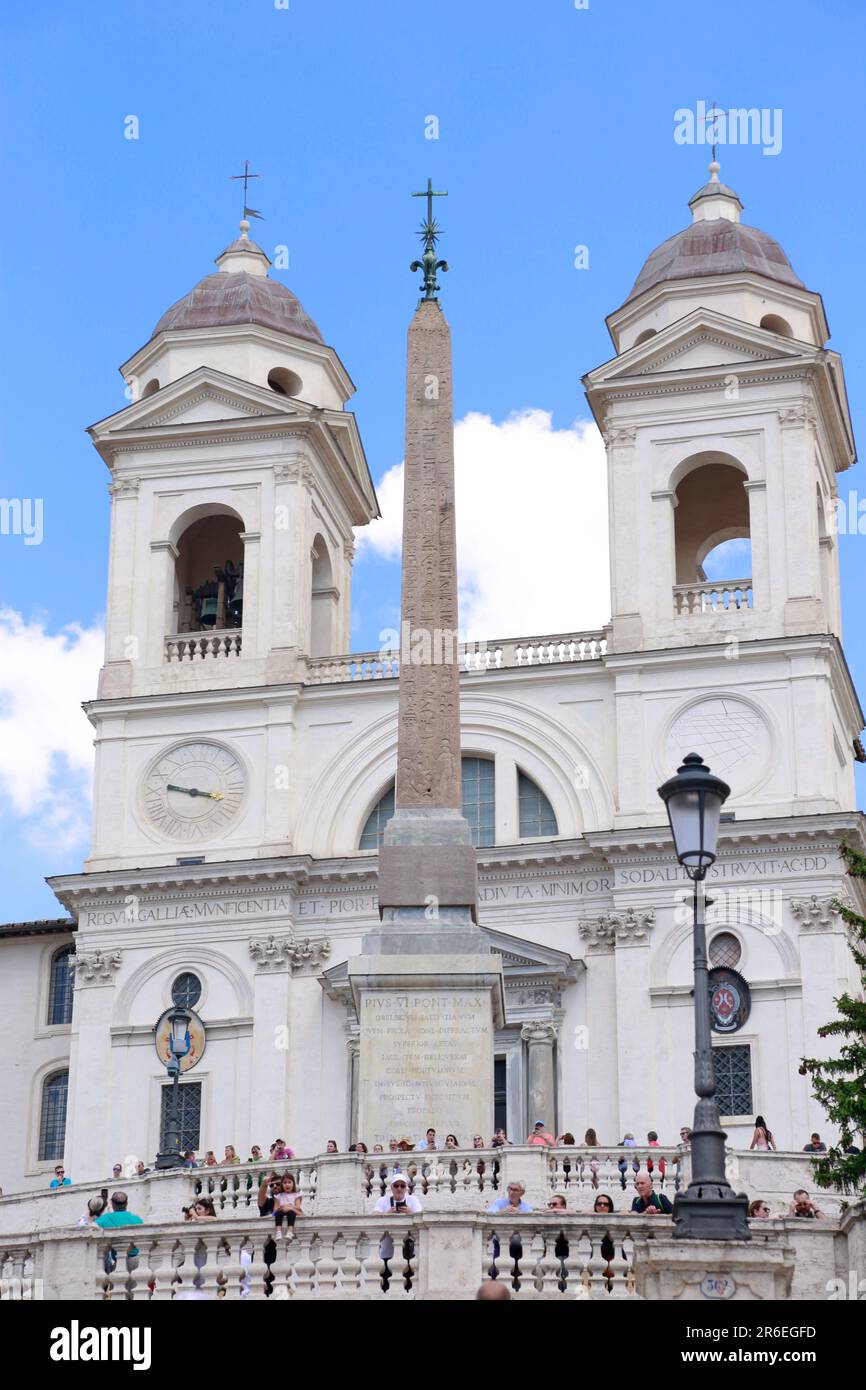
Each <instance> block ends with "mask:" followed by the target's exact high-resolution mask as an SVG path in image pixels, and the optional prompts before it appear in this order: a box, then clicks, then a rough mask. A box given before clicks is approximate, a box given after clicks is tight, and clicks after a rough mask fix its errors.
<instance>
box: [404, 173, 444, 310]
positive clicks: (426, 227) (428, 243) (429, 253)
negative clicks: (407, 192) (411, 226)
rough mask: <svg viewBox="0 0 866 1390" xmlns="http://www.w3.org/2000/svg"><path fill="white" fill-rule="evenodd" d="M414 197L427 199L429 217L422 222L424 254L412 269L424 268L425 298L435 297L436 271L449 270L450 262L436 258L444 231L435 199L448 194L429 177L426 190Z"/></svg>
mask: <svg viewBox="0 0 866 1390" xmlns="http://www.w3.org/2000/svg"><path fill="white" fill-rule="evenodd" d="M412 197H413V198H426V199H427V217H426V220H425V221H424V222H422V223H421V231H420V233H419V235H420V237H421V240H422V242H423V243H424V255H423V257H422V259H421V260H420V261H413V262H412V264H411V266H410V270H412V271H416V270H423V272H424V286H423V288H424V298H425V299H435V298H436V291H437V290H438V288H439V286H438V285H437V283H436V272H437V270H447V269H448V262H447V261H437V259H436V242H437V241H438V240H439V237H440V236H441V234H442V232H441V228H440V227H439V225H438V223H437V222H436V220H435V219H434V217H433V199H434V198H447V197H448V194H447V193H437V192H436V191H435V190H434V188H433V180H432V179H428V180H427V187H426V188H425V190H424V192H423V193H413V194H412Z"/></svg>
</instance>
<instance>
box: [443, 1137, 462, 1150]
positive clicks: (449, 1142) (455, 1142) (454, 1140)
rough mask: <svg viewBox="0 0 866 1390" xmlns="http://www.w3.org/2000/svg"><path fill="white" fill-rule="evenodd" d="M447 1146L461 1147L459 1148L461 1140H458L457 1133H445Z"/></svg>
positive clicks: (447, 1147) (450, 1147)
mask: <svg viewBox="0 0 866 1390" xmlns="http://www.w3.org/2000/svg"><path fill="white" fill-rule="evenodd" d="M445 1147H446V1149H459V1148H460V1142H459V1140H458V1138H457V1135H456V1134H446V1135H445Z"/></svg>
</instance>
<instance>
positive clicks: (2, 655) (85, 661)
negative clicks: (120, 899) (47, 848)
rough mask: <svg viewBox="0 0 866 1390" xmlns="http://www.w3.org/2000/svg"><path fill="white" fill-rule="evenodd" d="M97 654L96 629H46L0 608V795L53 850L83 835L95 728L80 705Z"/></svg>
mask: <svg viewBox="0 0 866 1390" xmlns="http://www.w3.org/2000/svg"><path fill="white" fill-rule="evenodd" d="M102 651H103V633H102V630H101V629H100V628H98V627H91V628H82V627H79V626H78V625H77V624H70V626H68V627H66V628H63V629H62V630H61V631H60V632H57V633H54V634H49V633H48V632H47V631H46V629H45V625H44V622H42V621H40V620H39V619H32V620H30V621H26V620H25V619H24V618H23V617H22V615H21V614H20V613H16V612H14V611H13V610H12V609H8V608H6V609H0V741H2V743H0V746H2V750H3V754H2V758H0V794H2V796H3V799H4V801H5V802H6V803H7V805H8V806H9V807H11V809H12V810H13V811H15V812H16V813H17V815H18V816H19V817H21V818H25V819H26V820H27V821H28V822H29V826H28V829H29V830H30V831H32V832H33V834H34V835H35V836H36V837H37V838H38V839H39V840H41V841H47V840H50V841H51V843H52V844H54V845H56V846H58V847H68V846H69V845H71V844H75V843H79V842H81V841H83V840H86V838H87V833H88V829H89V798H90V785H91V779H92V775H93V742H92V741H93V730H92V729H91V727H90V724H89V723H88V720H87V717H86V715H85V714H84V712H83V711H82V709H81V707H80V706H81V702H82V700H86V699H92V698H93V696H94V695H95V694H96V682H97V677H98V674H99V667H100V665H101V663H102Z"/></svg>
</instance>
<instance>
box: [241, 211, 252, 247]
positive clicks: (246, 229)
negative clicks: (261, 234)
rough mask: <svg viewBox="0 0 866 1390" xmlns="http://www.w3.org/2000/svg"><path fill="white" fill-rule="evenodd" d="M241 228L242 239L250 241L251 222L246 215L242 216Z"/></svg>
mask: <svg viewBox="0 0 866 1390" xmlns="http://www.w3.org/2000/svg"><path fill="white" fill-rule="evenodd" d="M240 230H241V241H249V239H250V224H249V222H248V221H247V219H246V218H245V217H242V218H241V220H240Z"/></svg>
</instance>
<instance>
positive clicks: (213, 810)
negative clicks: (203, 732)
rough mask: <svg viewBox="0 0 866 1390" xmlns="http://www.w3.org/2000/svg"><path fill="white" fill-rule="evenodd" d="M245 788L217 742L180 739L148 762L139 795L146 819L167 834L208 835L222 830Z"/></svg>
mask: <svg viewBox="0 0 866 1390" xmlns="http://www.w3.org/2000/svg"><path fill="white" fill-rule="evenodd" d="M245 790H246V777H245V775H244V770H243V767H242V765H241V763H240V761H239V759H238V758H236V757H235V755H234V753H232V752H230V750H229V749H228V748H225V747H224V746H223V745H222V744H221V743H210V742H205V741H204V740H201V741H200V742H190V743H180V744H177V745H176V746H175V747H174V748H171V749H169V750H168V751H167V752H165V753H162V754H160V756H159V757H158V758H157V759H156V760H155V761H154V762H153V763H151V765H150V768H149V770H148V772H147V773H146V775H145V778H144V783H143V788H142V796H143V801H144V808H145V811H146V813H147V817H148V819H149V821H150V822H151V824H152V825H153V826H154V827H155V828H156V829H157V830H158V831H159V832H160V834H162V835H165V836H166V837H167V838H168V839H172V840H183V841H186V842H187V843H190V842H194V841H196V840H212V839H213V838H214V837H215V836H217V835H221V834H222V833H223V832H224V831H226V830H227V829H228V827H229V826H230V825H231V823H232V821H233V820H234V818H235V816H236V815H237V813H238V811H239V810H240V807H241V803H242V801H243V797H244V791H245Z"/></svg>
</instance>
